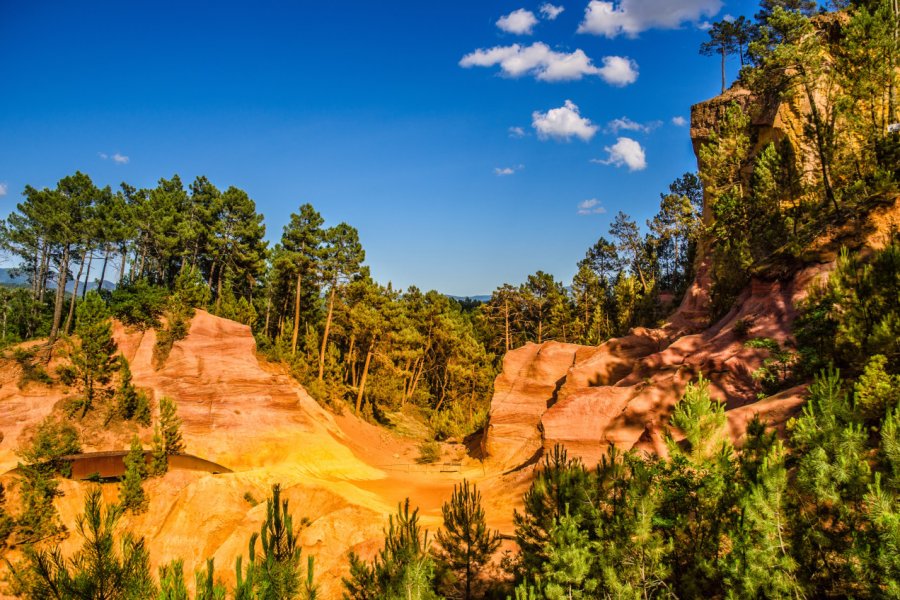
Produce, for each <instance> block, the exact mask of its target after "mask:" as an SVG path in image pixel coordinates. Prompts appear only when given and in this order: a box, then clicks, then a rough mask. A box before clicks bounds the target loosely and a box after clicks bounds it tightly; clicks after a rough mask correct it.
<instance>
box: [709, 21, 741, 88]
mask: <svg viewBox="0 0 900 600" xmlns="http://www.w3.org/2000/svg"><path fill="white" fill-rule="evenodd" d="M707 33H708V34H709V40H707V41H705V42H703V43H702V44H701V45H700V54H702V55H704V56H715V55H719V56H720V57H721V59H722V93H723V94H724V93H725V58H726V57H728V56H730V55H732V54H735V53H736V52H737V51H738V46H737V43H736V42H735V28H734V25H733V23H732V22H731V21H719V22H717V23H713V24H712V26H711V27H710V28H709V30H708V31H707Z"/></svg>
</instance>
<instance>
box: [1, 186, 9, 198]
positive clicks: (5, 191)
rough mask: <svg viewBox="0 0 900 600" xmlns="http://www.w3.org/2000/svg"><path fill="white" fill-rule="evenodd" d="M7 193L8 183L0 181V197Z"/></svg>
mask: <svg viewBox="0 0 900 600" xmlns="http://www.w3.org/2000/svg"><path fill="white" fill-rule="evenodd" d="M8 193H9V185H7V184H5V183H0V197H2V196H5V195H6V194H8Z"/></svg>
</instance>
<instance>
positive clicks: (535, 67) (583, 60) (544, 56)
mask: <svg viewBox="0 0 900 600" xmlns="http://www.w3.org/2000/svg"><path fill="white" fill-rule="evenodd" d="M459 65H460V66H461V67H465V68H469V67H493V66H499V67H500V70H501V71H502V72H503V74H504V75H506V76H508V77H522V76H523V75H532V76H534V77H535V79H539V80H541V81H574V80H579V79H582V78H583V77H584V76H586V75H596V76H598V77H601V78H603V80H605V81H606V82H607V83H610V84H612V85H619V86H621V85H628V84H629V83H632V82H634V81H635V80H636V79H637V75H638V73H637V63H635V62H634V61H633V60H631V59H629V58H623V57H620V56H607V57H605V58H604V59H603V67H602V68H598V67H597V66H595V65H594V64H593V62H592V61H591V59H590V58H589V57H588V56H587V55H586V54H585V53H584V52H583V51H582V50H580V49H578V50H575V51H574V52H569V53H566V52H556V51H555V50H551V49H550V47H549V46H547V44H544V43H542V42H535V43H534V44H531V45H530V46H521V45H519V44H513V45H511V46H495V47H493V48H487V49H483V48H479V49H478V50H475V51H474V52H470V53H469V54H466V55H465V56H463V57H462V59H461V60H460V61H459Z"/></svg>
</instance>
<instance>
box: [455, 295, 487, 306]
mask: <svg viewBox="0 0 900 600" xmlns="http://www.w3.org/2000/svg"><path fill="white" fill-rule="evenodd" d="M445 296H447V297H448V298H453V299H454V300H456V301H457V302H463V301H464V300H470V301H475V302H481V303H482V304H484V303H485V302H487V301H488V300H490V299H491V296H490V294H488V295H486V296H485V295H483V294H480V295H478V296H454V295H453V294H445Z"/></svg>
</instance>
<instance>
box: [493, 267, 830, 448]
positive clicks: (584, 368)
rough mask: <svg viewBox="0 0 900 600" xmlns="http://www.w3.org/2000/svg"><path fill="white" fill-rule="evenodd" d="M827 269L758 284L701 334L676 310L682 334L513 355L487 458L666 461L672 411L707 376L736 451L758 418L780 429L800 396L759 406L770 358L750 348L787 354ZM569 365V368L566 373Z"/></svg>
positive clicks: (672, 331) (496, 404) (497, 400)
mask: <svg viewBox="0 0 900 600" xmlns="http://www.w3.org/2000/svg"><path fill="white" fill-rule="evenodd" d="M828 267H829V265H828V264H822V265H812V266H810V267H807V268H805V269H803V270H801V271H799V272H798V273H797V274H796V275H795V276H794V277H792V278H790V279H788V280H785V281H780V280H773V281H764V280H759V279H757V280H754V281H753V283H752V285H751V287H750V289H749V290H747V291H745V293H744V295H743V296H742V297H741V298H740V299H739V301H738V303H737V305H736V308H735V309H733V310H732V311H731V313H729V314H728V315H726V316H725V317H724V318H723V319H722V320H721V321H720V322H719V323H717V324H716V325H714V326H712V327H708V328H705V329H702V330H699V331H696V332H694V333H685V331H684V327H685V325H684V323H685V322H686V320H685V319H683V318H681V316H680V315H679V314H678V313H677V312H676V314H675V315H673V319H672V320H673V321H676V322H679V323H681V326H680V327H678V328H675V327H672V326H666V327H663V328H661V329H644V328H636V329H634V330H633V331H632V332H631V333H630V334H629V335H627V336H625V337H622V338H616V339H613V340H610V341H609V342H607V343H605V344H603V345H602V346H599V347H597V348H586V347H579V346H573V345H571V344H565V345H564V344H557V343H555V342H551V343H547V344H544V345H542V346H537V345H535V344H529V345H527V346H525V347H523V348H519V349H517V350H515V351H513V352H511V353H510V355H508V360H507V361H505V362H504V370H503V373H501V375H500V376H499V377H498V378H497V386H496V388H495V395H494V401H493V403H492V410H491V424H490V427H489V429H488V441H487V448H488V450H489V451H490V452H491V453H492V454H493V455H494V456H495V457H497V458H498V459H499V460H501V461H503V462H506V463H508V464H510V465H511V466H512V465H513V463H515V462H516V461H517V460H518V461H520V464H521V463H522V462H525V460H527V459H529V458H532V457H533V456H534V452H535V449H536V448H538V447H540V448H542V449H543V450H544V451H546V450H549V449H550V448H552V447H553V446H554V445H555V444H562V445H564V446H565V447H566V448H567V450H568V451H569V453H570V455H573V456H579V457H581V458H582V459H583V460H584V461H585V462H586V463H587V464H594V463H596V462H597V461H598V460H599V459H600V457H601V456H602V455H603V454H605V453H606V452H607V450H608V448H609V446H610V445H615V446H616V447H617V448H619V449H622V450H628V449H631V448H638V449H641V450H644V451H648V452H655V453H658V454H664V453H665V444H664V442H663V436H664V432H665V426H666V424H667V423H668V421H669V418H670V417H671V414H672V411H673V410H674V407H675V404H676V403H677V402H678V400H679V399H680V398H681V396H682V395H683V394H684V390H685V386H686V385H687V384H688V383H689V382H691V381H693V380H696V379H697V377H698V376H699V375H700V374H701V373H702V374H703V376H704V377H705V378H707V379H708V380H709V382H710V391H711V395H712V396H713V397H714V398H716V399H718V400H720V401H722V402H724V403H725V407H726V414H727V415H728V418H729V426H730V429H731V433H732V437H733V439H734V441H735V442H736V443H739V442H740V438H741V436H742V435H743V433H744V431H745V428H746V424H747V423H748V422H749V421H750V419H752V417H753V415H754V414H756V413H759V414H760V417H761V418H762V419H763V420H764V421H766V422H768V423H769V424H770V425H772V426H775V427H778V426H781V425H782V424H783V423H784V422H785V421H786V420H787V419H788V418H790V417H791V416H792V415H793V414H794V413H795V412H796V410H797V409H798V408H799V406H800V404H801V403H802V394H801V392H802V390H801V389H794V390H789V391H788V392H785V393H783V394H781V395H779V396H775V397H772V398H769V399H766V400H764V401H762V402H757V393H758V392H759V388H758V386H757V385H756V383H755V382H754V380H753V377H752V373H753V372H754V371H755V370H756V369H758V368H759V367H760V366H761V365H762V362H763V360H764V359H765V358H766V356H767V354H766V351H763V350H758V349H752V348H747V347H745V346H744V343H743V342H744V341H745V340H746V339H747V337H750V338H754V337H767V338H772V339H774V340H776V341H778V342H779V343H780V344H782V345H786V346H790V345H791V344H792V343H793V340H792V338H791V337H790V335H789V333H788V332H789V331H790V325H791V323H792V322H793V319H794V318H795V316H796V310H795V308H794V306H795V305H796V303H797V302H798V301H799V300H800V299H801V298H802V297H804V296H805V294H806V290H807V288H808V287H809V284H810V283H811V282H812V281H814V280H817V279H819V278H821V277H822V276H823V274H825V273H827V271H828ZM686 310H694V308H693V307H692V306H688V307H687V308H686ZM738 321H744V322H746V323H748V324H749V331H748V333H747V334H746V336H747V337H739V336H738V335H737V334H736V333H735V329H734V326H735V323H736V322H738ZM567 361H572V362H571V363H570V366H569V367H568V369H566V370H565V372H564V373H563V374H562V375H560V373H562V372H563V368H564V366H565V364H566V362H567ZM554 392H555V393H554ZM541 411H542V412H541ZM538 413H540V414H538Z"/></svg>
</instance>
